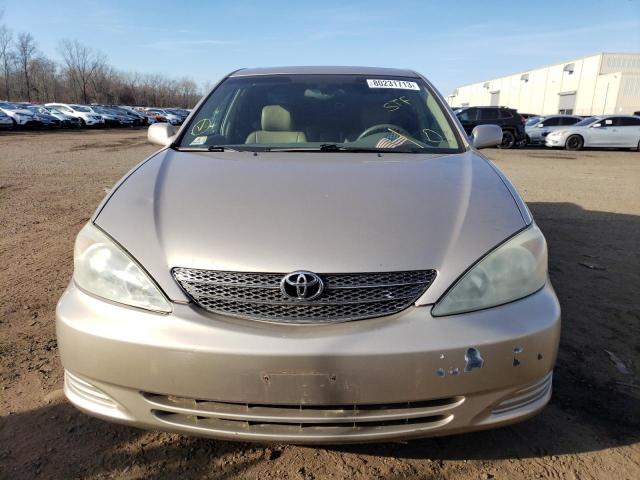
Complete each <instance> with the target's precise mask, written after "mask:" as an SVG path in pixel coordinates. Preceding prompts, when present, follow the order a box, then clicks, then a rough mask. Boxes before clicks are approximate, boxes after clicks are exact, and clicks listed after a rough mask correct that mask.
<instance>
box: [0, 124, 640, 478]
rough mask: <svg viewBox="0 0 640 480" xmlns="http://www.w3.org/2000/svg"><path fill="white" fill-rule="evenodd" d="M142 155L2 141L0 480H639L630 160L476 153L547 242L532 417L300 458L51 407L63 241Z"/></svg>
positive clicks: (123, 137)
mask: <svg viewBox="0 0 640 480" xmlns="http://www.w3.org/2000/svg"><path fill="white" fill-rule="evenodd" d="M152 151H154V147H153V146H151V145H149V144H147V143H146V132H144V131H122V130H120V131H89V132H85V131H77V132H51V133H35V132H34V133H29V132H23V133H11V134H0V153H1V155H0V282H1V283H0V414H1V415H2V417H1V419H0V478H2V479H22V478H34V477H37V478H76V477H82V478H177V477H178V476H180V477H181V478H211V479H222V478H252V479H261V480H264V479H268V478H291V479H304V478H307V479H311V478H316V479H320V478H322V479H324V478H354V479H361V478H362V479H364V478H367V479H368V478H385V479H400V478H448V479H450V478H484V479H488V478H497V479H531V478H569V479H581V480H584V479H591V478H598V479H637V478H640V444H639V441H640V376H639V374H640V154H638V153H633V152H622V151H587V152H564V151H549V150H542V149H526V150H515V151H501V150H485V152H487V156H489V157H490V158H491V159H493V160H494V161H495V162H496V163H497V164H498V165H499V166H500V167H501V168H502V169H503V170H504V171H505V172H506V173H507V175H508V176H509V177H510V178H511V180H512V181H513V182H514V184H515V185H516V187H517V188H518V189H519V190H520V192H521V193H522V195H523V196H524V198H525V200H526V201H527V202H528V204H529V207H530V208H531V210H532V212H533V214H534V216H535V217H536V220H537V221H538V223H539V224H540V226H541V227H542V229H543V230H544V232H545V234H546V236H547V239H548V241H549V248H550V275H551V278H552V280H553V283H554V285H555V287H556V289H557V292H558V296H559V298H560V302H561V304H562V307H563V334H562V341H561V345H560V354H559V359H558V365H557V369H556V375H555V377H554V396H553V399H552V401H551V404H550V405H549V406H548V407H547V408H546V409H545V410H544V411H543V413H542V414H541V415H539V416H537V417H536V418H534V419H532V420H529V421H527V422H524V423H521V424H518V425H514V426H511V427H507V428H503V429H499V430H493V431H486V432H480V433H474V434H467V435H459V436H454V437H444V438H438V439H425V440H421V441H413V442H409V443H394V444H378V445H363V446H350V447H334V448H307V447H298V446H288V445H270V446H263V445H250V444H242V443H229V442H218V441H212V440H206V439H199V438H194V437H186V436H181V435H176V434H166V433H161V432H146V431H141V430H137V429H133V428H129V427H125V426H119V425H113V424H110V423H106V422H103V421H100V420H96V419H93V418H90V417H88V416H86V415H84V414H82V413H80V412H78V411H77V410H75V409H74V408H73V407H71V406H70V405H69V404H68V403H67V402H66V401H65V399H64V397H63V395H62V391H61V387H62V368H61V366H60V363H59V360H58V355H57V346H56V339H55V332H54V308H55V303H56V301H57V299H58V298H59V296H60V294H61V293H62V291H63V289H64V288H65V286H66V284H67V282H68V281H69V278H70V277H71V271H72V244H73V239H74V236H75V234H76V233H77V232H78V230H79V229H80V228H81V226H82V225H83V224H84V223H85V222H86V221H87V219H88V218H89V216H90V215H91V213H92V211H93V209H94V208H95V207H96V206H97V204H98V202H99V201H100V199H101V198H102V197H103V196H104V194H105V192H106V191H108V189H109V188H110V187H111V186H112V185H113V184H114V183H115V182H116V181H117V180H118V179H119V178H120V177H121V176H122V175H123V174H124V173H125V172H126V171H128V170H129V169H130V168H131V167H132V166H133V165H135V164H136V163H137V162H139V161H140V160H142V159H143V158H144V157H145V156H146V155H148V154H150V153H151V152H152ZM607 351H608V352H611V353H612V354H613V355H614V356H615V357H614V360H615V359H616V358H617V359H618V362H621V363H622V364H624V368H623V366H620V364H618V365H617V366H616V363H615V362H614V361H613V360H612V357H611V355H610V354H609V353H607ZM625 369H626V370H627V372H626V373H623V372H624V371H625Z"/></svg>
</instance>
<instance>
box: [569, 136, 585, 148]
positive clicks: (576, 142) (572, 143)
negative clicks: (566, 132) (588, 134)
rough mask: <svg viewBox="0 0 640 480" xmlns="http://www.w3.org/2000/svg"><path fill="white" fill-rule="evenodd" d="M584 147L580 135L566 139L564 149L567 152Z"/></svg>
mask: <svg viewBox="0 0 640 480" xmlns="http://www.w3.org/2000/svg"><path fill="white" fill-rule="evenodd" d="M583 145H584V140H582V137H581V136H580V135H571V136H570V137H569V138H567V143H566V144H565V148H566V149H567V150H580V149H581V148H582V146H583Z"/></svg>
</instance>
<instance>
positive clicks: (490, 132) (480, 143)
mask: <svg viewBox="0 0 640 480" xmlns="http://www.w3.org/2000/svg"><path fill="white" fill-rule="evenodd" d="M501 143H502V129H501V128H500V127H499V126H498V125H478V126H477V127H476V128H474V129H473V131H472V132H471V146H472V147H473V148H486V147H495V146H496V145H500V144H501Z"/></svg>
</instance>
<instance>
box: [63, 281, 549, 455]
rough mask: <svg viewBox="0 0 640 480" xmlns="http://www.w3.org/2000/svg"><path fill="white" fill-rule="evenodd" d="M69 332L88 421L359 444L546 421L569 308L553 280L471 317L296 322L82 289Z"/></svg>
mask: <svg viewBox="0 0 640 480" xmlns="http://www.w3.org/2000/svg"><path fill="white" fill-rule="evenodd" d="M56 327H57V334H58V345H59V349H60V354H61V357H62V363H63V365H64V368H65V371H66V374H65V392H66V394H67V397H68V398H69V399H70V400H71V402H73V403H74V404H75V405H76V406H77V407H79V408H80V409H82V410H84V411H86V412H87V413H90V414H92V415H96V416H99V417H102V418H105V419H109V420H113V421H118V422H122V423H127V424H131V425H134V426H139V427H144V428H153V429H162V430H171V431H178V432H183V433H192V434H197V435H203V436H210V437H215V438H224V439H230V440H243V441H246V440H250V441H286V442H294V443H346V442H365V441H383V440H384V441H386V440H393V439H399V438H415V437H424V436H432V435H446V434H451V433H457V432H464V431H471V430H477V429H483V428H490V427H494V426H499V425H505V424H509V423H513V422H516V421H519V420H523V419H525V418H528V417H530V416H532V415H534V414H536V413H537V412H538V411H539V410H540V409H542V408H543V407H544V405H545V404H546V403H547V402H548V400H549V398H550V395H551V371H552V369H553V365H554V363H555V359H556V353H557V347H558V341H559V335H560V308H559V305H558V302H557V299H556V296H555V293H554V292H553V289H552V287H551V286H550V285H549V284H547V286H545V287H544V288H543V289H542V290H540V291H539V292H537V293H535V294H533V295H531V296H529V297H527V298H525V299H523V300H520V301H517V302H513V303H510V304H507V305H503V306H500V307H495V308H492V309H488V310H484V311H479V312H474V313H468V314H463V315H455V316H450V317H440V318H433V317H431V315H430V307H412V308H409V309H407V310H405V311H404V312H401V313H399V314H397V315H393V316H389V317H384V318H377V319H370V320H362V321H355V322H347V323H341V324H333V325H318V326H293V325H279V324H267V323H263V322H255V321H248V320H242V319H231V318H227V317H222V316H217V315H212V314H206V313H203V312H202V311H200V310H199V309H198V308H197V307H194V306H191V305H180V304H175V305H174V311H173V313H172V314H170V315H159V314H153V313H149V312H144V311H141V310H137V309H133V308H128V307H123V306H119V305H115V304H112V303H108V302H105V301H102V300H99V299H97V298H94V297H92V296H90V295H87V294H85V293H83V292H82V291H80V290H79V289H78V288H77V287H75V286H74V285H73V284H71V285H70V286H69V288H68V289H67V291H66V292H65V294H64V295H63V296H62V298H61V300H60V302H59V304H58V308H57V320H56ZM480 358H481V360H480ZM472 367H474V368H472Z"/></svg>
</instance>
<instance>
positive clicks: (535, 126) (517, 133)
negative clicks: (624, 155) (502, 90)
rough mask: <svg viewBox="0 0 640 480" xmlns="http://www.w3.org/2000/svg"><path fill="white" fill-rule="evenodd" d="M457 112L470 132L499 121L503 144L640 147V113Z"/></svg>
mask: <svg viewBox="0 0 640 480" xmlns="http://www.w3.org/2000/svg"><path fill="white" fill-rule="evenodd" d="M454 113H455V114H456V116H457V117H458V120H460V123H461V124H462V126H463V128H464V129H465V131H466V132H467V133H468V134H471V132H472V131H473V129H474V128H475V127H476V126H478V125H486V124H494V125H498V126H499V127H500V128H502V133H503V137H502V144H501V145H500V147H501V148H514V147H518V146H520V147H522V146H525V145H545V146H547V147H559V148H566V149H567V150H580V149H581V148H584V147H606V148H633V149H637V150H639V151H640V116H638V115H598V116H592V117H586V118H585V117H580V116H577V115H560V114H558V115H546V116H535V115H523V114H519V113H518V112H517V111H516V110H514V109H512V108H507V107H464V108H458V109H455V110H454ZM637 113H640V112H637ZM525 117H526V118H525Z"/></svg>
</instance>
